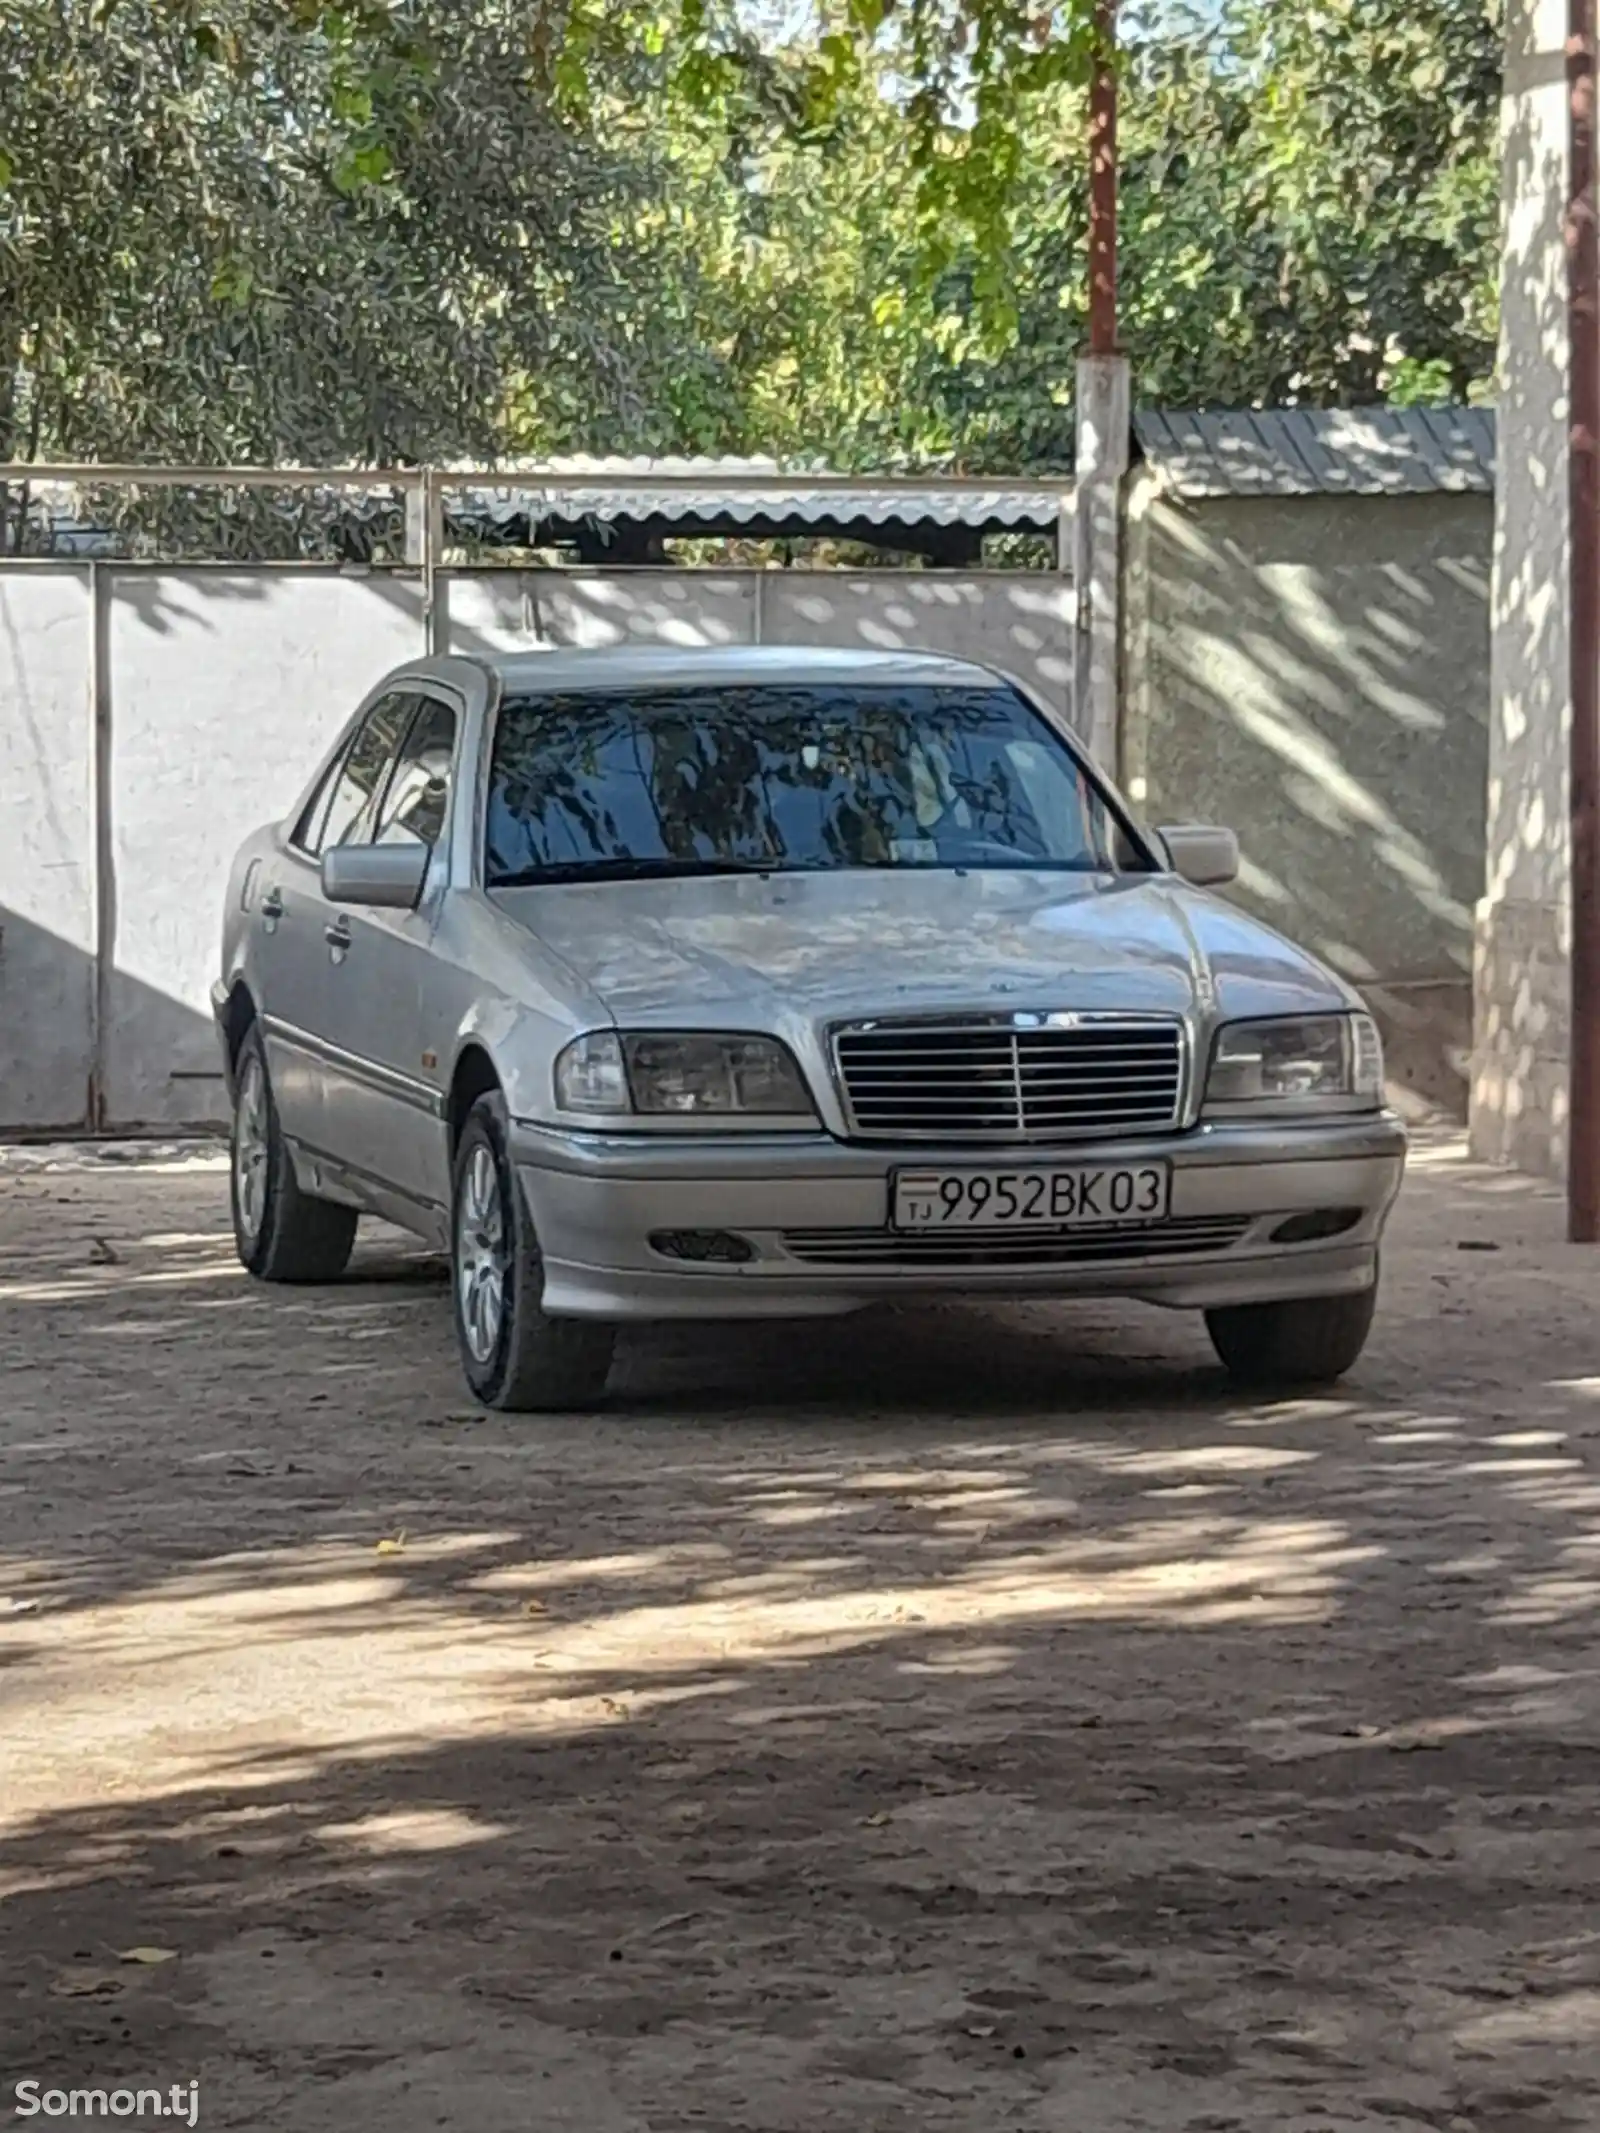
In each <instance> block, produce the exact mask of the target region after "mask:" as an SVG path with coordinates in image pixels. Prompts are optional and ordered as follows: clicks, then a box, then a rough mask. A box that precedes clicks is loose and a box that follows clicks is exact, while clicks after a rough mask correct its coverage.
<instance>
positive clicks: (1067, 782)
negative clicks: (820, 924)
mask: <svg viewBox="0 0 1600 2133" xmlns="http://www.w3.org/2000/svg"><path fill="white" fill-rule="evenodd" d="M1147 866H1148V861H1146V860H1145V859H1144V857H1143V856H1142V855H1141V854H1140V853H1139V852H1138V851H1137V849H1136V848H1135V847H1134V845H1133V843H1132V840H1131V839H1130V838H1129V837H1128V836H1127V834H1126V832H1125V831H1124V830H1123V829H1122V827H1121V825H1120V823H1119V822H1118V820H1117V818H1116V816H1115V815H1114V814H1113V813H1112V811H1111V809H1110V807H1109V806H1108V804H1107V802H1106V800H1105V799H1104V797H1103V796H1102V795H1101V793H1100V792H1099V791H1098V790H1097V788H1096V787H1095V785H1094V784H1093V783H1092V782H1091V780H1090V778H1089V776H1088V774H1087V772H1086V771H1085V770H1084V768H1083V767H1082V765H1081V764H1079V762H1078V761H1077V759H1076V758H1075V757H1074V756H1073V754H1072V752H1071V750H1070V749H1069V748H1068V747H1067V746H1066V745H1065V744H1064V742H1063V741H1062V740H1061V739H1060V738H1059V736H1058V735H1056V734H1055V733H1054V732H1053V731H1052V730H1051V728H1050V727H1049V726H1048V725H1047V724H1046V723H1045V721H1044V720H1043V719H1042V718H1041V717H1040V716H1039V714H1038V713H1037V712H1036V711H1034V710H1033V709H1032V708H1031V706H1030V705H1028V704H1027V703H1026V702H1025V701H1024V700H1023V698H1022V697H1021V696H1019V695H1018V693H1017V692H1016V690H1015V689H1012V688H1009V687H1006V686H1005V685H1004V684H1001V683H996V684H995V685H994V686H993V687H988V688H985V687H976V688H948V687H945V688H941V687H926V686H925V687H912V688H906V687H898V688H871V687H861V686H859V685H849V686H845V685H840V684H828V685H825V686H824V685H815V684H812V685H805V684H795V685H792V686H785V685H784V684H781V683H770V682H768V683H760V684H753V685H745V686H738V687H726V686H725V687H715V688H687V689H686V688H679V689H639V690H634V691H616V692H611V691H607V692H604V693H601V692H593V691H591V692H583V693H573V694H569V695H560V694H555V695H549V696H518V697H511V698H509V699H508V700H507V701H506V703H505V704H504V705H503V706H502V707H501V711H500V717H499V721H498V724H497V726H496V730H495V742H494V754H493V759H492V763H491V767H490V779H489V802H488V825H487V837H486V847H485V879H486V881H487V883H488V885H489V887H491V888H495V887H500V888H506V887H512V886H516V885H519V884H523V883H528V882H536V881H585V880H617V879H629V878H643V877H648V876H652V875H672V874H701V873H739V872H746V871H750V872H759V873H789V872H795V871H807V872H810V871H817V870H823V869H826V870H835V869H839V868H846V867H894V868H915V867H924V868H931V867H1032V868H1037V867H1045V868H1058V869H1065V870H1069V871H1072V872H1077V873H1086V872H1109V871H1118V870H1124V869H1137V870H1139V871H1141V872H1142V871H1144V870H1145V869H1146V868H1147Z"/></svg>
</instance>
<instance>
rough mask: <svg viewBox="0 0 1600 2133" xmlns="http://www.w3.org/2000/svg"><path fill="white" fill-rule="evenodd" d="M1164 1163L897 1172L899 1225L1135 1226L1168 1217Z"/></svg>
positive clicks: (1168, 1188)
mask: <svg viewBox="0 0 1600 2133" xmlns="http://www.w3.org/2000/svg"><path fill="white" fill-rule="evenodd" d="M1171 1190H1172V1172H1171V1166H1170V1165H1169V1164H1166V1163H1073V1164H1070V1165H1066V1164H1060V1165H1058V1164H1054V1163H1051V1164H1048V1165H1038V1166H1034V1167H1032V1168H1029V1169H1027V1170H899V1171H896V1172H895V1176H894V1226H895V1228H896V1229H921V1230H927V1229H1095V1228H1103V1229H1117V1228H1127V1229H1136V1228H1138V1227H1140V1226H1141V1225H1142V1224H1144V1223H1146V1222H1160V1221H1162V1220H1164V1218H1165V1216H1166V1212H1167V1204H1168V1201H1169V1198H1170V1196H1171Z"/></svg>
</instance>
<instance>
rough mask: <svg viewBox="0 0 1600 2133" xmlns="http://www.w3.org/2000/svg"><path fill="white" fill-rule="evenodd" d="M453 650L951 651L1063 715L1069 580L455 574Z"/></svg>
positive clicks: (1068, 685) (981, 574)
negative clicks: (1020, 685) (809, 647)
mask: <svg viewBox="0 0 1600 2133" xmlns="http://www.w3.org/2000/svg"><path fill="white" fill-rule="evenodd" d="M448 614H449V625H448V626H449V641H450V647H451V649H452V650H453V651H461V652H468V651H474V650H495V651H504V650H509V649H512V648H517V649H521V648H525V647H533V646H537V645H540V644H552V645H568V644H577V645H604V644H622V643H628V642H635V643H637V642H649V643H653V644H829V645H858V646H861V647H863V648H866V649H870V650H884V649H888V650H895V649H898V648H900V647H902V646H904V647H908V648H912V649H916V648H919V647H920V648H922V649H924V650H932V651H944V652H956V653H959V654H961V656H962V657H964V658H968V659H979V660H982V661H984V662H985V663H986V664H987V665H990V666H995V667H999V668H1000V669H1001V670H1002V671H1003V672H1005V673H1008V674H1015V675H1016V676H1017V678H1018V679H1019V680H1020V681H1022V682H1024V683H1026V684H1027V685H1028V686H1029V687H1030V688H1032V689H1033V690H1034V691H1035V692H1036V693H1037V694H1038V695H1039V696H1040V697H1041V698H1042V699H1043V700H1044V701H1045V702H1046V703H1048V704H1051V705H1052V706H1053V707H1054V708H1055V709H1056V710H1057V711H1058V712H1059V713H1060V714H1061V716H1062V717H1064V718H1065V717H1068V716H1070V715H1071V709H1072V662H1073V635H1074V626H1075V625H1074V611H1073V599H1072V588H1071V584H1070V581H1068V580H1066V579H1064V578H1059V577H1055V576H1046V575H1044V574H1043V573H1040V574H1037V575H1036V574H1034V573H1031V572H1029V573H1023V572H1018V571H973V572H970V573H969V572H965V571H963V572H960V573H956V572H953V571H951V572H945V571H939V572H937V573H935V572H931V571H930V572H927V573H922V572H916V571H864V572H845V571H838V572H835V571H809V570H795V571H788V570H758V571H727V572H719V571H694V572H688V571H682V570H631V571H627V572H621V571H609V572H608V571H580V570H573V571H515V572H513V571H478V572H465V571H463V572H452V573H451V575H450V579H449V587H448Z"/></svg>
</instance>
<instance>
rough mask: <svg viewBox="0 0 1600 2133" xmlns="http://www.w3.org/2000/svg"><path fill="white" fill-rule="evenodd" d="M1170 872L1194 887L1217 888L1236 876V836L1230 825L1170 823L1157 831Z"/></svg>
mask: <svg viewBox="0 0 1600 2133" xmlns="http://www.w3.org/2000/svg"><path fill="white" fill-rule="evenodd" d="M1159 834H1160V837H1161V842H1162V843H1163V844H1164V845H1165V846H1166V848H1167V859H1168V861H1169V863H1170V864H1171V867H1172V871H1173V873H1174V874H1180V875H1182V877H1183V879H1184V880H1185V881H1187V882H1191V883H1193V885H1194V887H1195V888H1197V889H1220V888H1223V887H1224V886H1225V885H1226V884H1227V883H1228V882H1230V881H1237V880H1238V878H1239V840H1238V838H1237V837H1236V836H1235V835H1234V833H1233V831H1232V830H1230V829H1216V828H1213V827H1212V826H1211V825H1210V824H1208V823H1203V822H1180V823H1174V824H1173V826H1172V827H1171V828H1170V829H1164V830H1162V831H1161V832H1160V833H1159Z"/></svg>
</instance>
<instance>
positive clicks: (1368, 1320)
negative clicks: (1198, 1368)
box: [1206, 1287, 1378, 1388]
mask: <svg viewBox="0 0 1600 2133" xmlns="http://www.w3.org/2000/svg"><path fill="white" fill-rule="evenodd" d="M1377 1304H1378V1291H1377V1289H1376V1287H1373V1288H1370V1289H1361V1290H1359V1291H1357V1293H1356V1294H1355V1295H1353V1296H1308V1297H1299V1298H1296V1299H1295V1300H1294V1301H1292V1302H1289V1303H1267V1304H1230V1305H1229V1306H1228V1307H1227V1308H1226V1309H1224V1310H1218V1311H1208V1312H1207V1313H1206V1331H1207V1332H1208V1333H1209V1334H1210V1335H1211V1345H1212V1346H1213V1347H1214V1348H1215V1349H1216V1351H1217V1354H1218V1355H1219V1356H1220V1357H1221V1358H1222V1361H1223V1363H1224V1364H1225V1366H1226V1367H1227V1369H1228V1371H1229V1373H1230V1375H1231V1376H1233V1377H1236V1378H1237V1379H1238V1380H1239V1381H1240V1383H1241V1384H1244V1385H1281V1386H1284V1387H1286V1388H1292V1387H1295V1386H1312V1385H1331V1384H1333V1383H1334V1382H1335V1380H1336V1379H1338V1378H1342V1377H1343V1376H1344V1374H1345V1372H1346V1371H1347V1370H1349V1369H1350V1368H1351V1367H1352V1365H1353V1364H1354V1363H1355V1362H1356V1360H1357V1359H1358V1357H1359V1356H1360V1354H1361V1351H1362V1349H1363V1348H1365V1346H1366V1345H1367V1335H1368V1334H1369V1333H1370V1332H1371V1330H1372V1318H1373V1313H1374V1311H1375V1310H1376V1309H1377Z"/></svg>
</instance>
